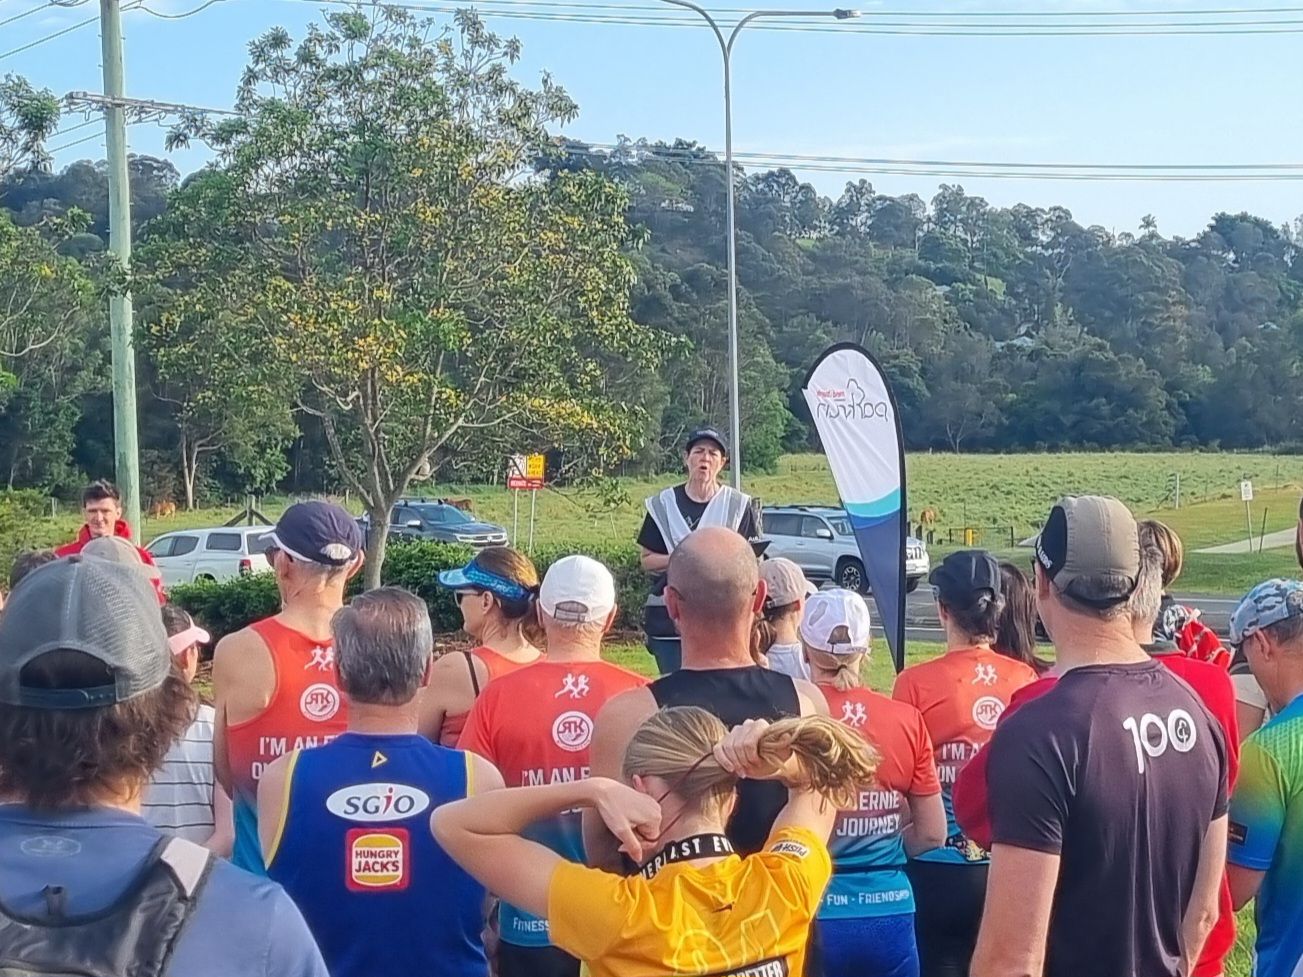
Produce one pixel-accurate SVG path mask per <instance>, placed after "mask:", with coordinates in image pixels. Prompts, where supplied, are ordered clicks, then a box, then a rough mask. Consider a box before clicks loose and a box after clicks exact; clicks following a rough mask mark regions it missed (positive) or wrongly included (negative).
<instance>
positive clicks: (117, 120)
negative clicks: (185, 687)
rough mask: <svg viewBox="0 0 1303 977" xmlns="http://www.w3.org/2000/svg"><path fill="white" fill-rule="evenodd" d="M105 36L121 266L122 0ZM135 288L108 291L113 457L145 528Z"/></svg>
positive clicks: (127, 196)
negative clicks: (134, 327)
mask: <svg viewBox="0 0 1303 977" xmlns="http://www.w3.org/2000/svg"><path fill="white" fill-rule="evenodd" d="M100 38H101V43H102V45H103V52H104V97H105V104H104V130H105V133H104V137H105V143H106V146H107V149H108V177H109V254H110V256H111V257H112V258H113V259H114V260H115V261H117V263H118V265H119V267H120V268H121V269H122V271H124V272H125V271H127V270H128V269H130V267H131V180H130V177H129V174H128V171H127V116H126V111H125V109H124V107H123V104H122V102H121V99H123V98H124V97H125V95H126V82H125V80H124V78H123V72H122V9H121V4H120V0H100ZM133 316H134V311H133V309H132V304H131V293H130V292H127V291H119V290H116V289H115V290H114V291H113V292H111V293H110V295H109V329H110V334H111V337H112V343H113V458H114V467H115V469H116V472H115V478H116V480H117V483H118V490H119V491H120V492H121V493H122V507H123V517H124V518H125V519H126V520H127V523H128V524H129V525H130V526H131V530H132V532H133V533H139V532H140V451H139V443H138V438H137V433H136V349H135V345H134V343H133V342H132V337H131V333H132V324H133V322H132V320H133Z"/></svg>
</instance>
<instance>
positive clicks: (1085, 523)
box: [1036, 495, 1140, 607]
mask: <svg viewBox="0 0 1303 977" xmlns="http://www.w3.org/2000/svg"><path fill="white" fill-rule="evenodd" d="M1036 560H1037V562H1039V563H1040V565H1041V569H1042V570H1044V571H1045V575H1046V576H1048V577H1049V578H1050V580H1052V581H1053V582H1054V586H1055V587H1056V588H1058V590H1059V592H1060V593H1064V594H1068V595H1069V596H1071V597H1074V598H1076V599H1077V600H1080V601H1083V602H1085V603H1088V604H1094V605H1097V606H1101V607H1104V606H1109V605H1113V604H1119V603H1121V602H1122V601H1124V600H1127V599H1128V598H1129V597H1130V596H1131V593H1132V591H1134V590H1135V589H1136V581H1137V580H1138V579H1139V577H1140V532H1139V529H1138V528H1137V526H1136V519H1135V517H1134V516H1133V515H1131V510H1129V509H1128V508H1127V507H1126V506H1124V505H1123V504H1122V503H1121V502H1119V501H1118V500H1117V499H1114V498H1111V497H1109V496H1105V495H1082V496H1076V497H1072V496H1068V497H1065V498H1062V499H1060V500H1059V501H1058V503H1057V504H1056V505H1055V506H1054V508H1053V509H1051V510H1050V517H1049V519H1047V520H1046V522H1045V528H1044V529H1042V530H1041V534H1040V535H1039V536H1038V537H1037V538H1036ZM1086 581H1089V582H1090V586H1091V590H1090V592H1089V593H1088V592H1086V588H1085V586H1083V585H1084V584H1085V583H1086Z"/></svg>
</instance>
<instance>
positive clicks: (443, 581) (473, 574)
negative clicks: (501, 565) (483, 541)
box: [439, 560, 530, 600]
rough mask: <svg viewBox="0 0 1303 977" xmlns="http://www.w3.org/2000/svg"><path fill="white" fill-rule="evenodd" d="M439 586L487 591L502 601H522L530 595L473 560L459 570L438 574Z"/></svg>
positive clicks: (512, 582) (526, 590) (524, 589)
mask: <svg viewBox="0 0 1303 977" xmlns="http://www.w3.org/2000/svg"><path fill="white" fill-rule="evenodd" d="M439 585H440V586H442V587H447V588H448V589H449V590H466V589H474V590H487V591H488V592H489V593H491V594H494V595H496V596H498V597H501V598H502V599H503V600H524V599H525V598H526V597H528V596H529V594H530V591H529V588H527V587H522V586H521V585H520V584H518V583H516V582H515V581H514V580H508V579H507V578H506V577H499V576H498V575H497V574H496V573H490V572H489V571H488V570H485V569H484V568H483V567H481V566H479V565H478V564H477V563H476V562H475V561H474V560H471V562H470V563H468V564H466V565H465V566H464V567H462V568H461V569H460V570H444V571H443V572H442V573H440V574H439Z"/></svg>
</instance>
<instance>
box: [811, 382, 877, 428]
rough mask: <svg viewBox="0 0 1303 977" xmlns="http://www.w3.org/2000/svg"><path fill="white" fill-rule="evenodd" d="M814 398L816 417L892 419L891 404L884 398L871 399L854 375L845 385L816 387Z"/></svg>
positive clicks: (870, 419)
mask: <svg viewBox="0 0 1303 977" xmlns="http://www.w3.org/2000/svg"><path fill="white" fill-rule="evenodd" d="M814 399H815V405H814V416H815V417H816V418H818V417H826V418H829V419H830V420H837V419H841V418H849V419H851V420H862V421H874V420H879V421H887V420H890V419H891V405H890V404H889V403H887V402H886V401H884V400H869V399H868V396H867V395H866V394H865V392H864V388H863V387H862V386H860V382H859V381H858V380H856V379H855V378H854V377H851V378H850V379H849V380H848V381H847V382H846V386H845V387H815V389H814Z"/></svg>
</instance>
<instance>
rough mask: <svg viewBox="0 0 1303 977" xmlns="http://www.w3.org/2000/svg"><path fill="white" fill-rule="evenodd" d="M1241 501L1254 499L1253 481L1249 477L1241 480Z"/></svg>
mask: <svg viewBox="0 0 1303 977" xmlns="http://www.w3.org/2000/svg"><path fill="white" fill-rule="evenodd" d="M1240 501H1241V502H1252V501H1253V483H1252V482H1250V481H1249V480H1248V479H1247V478H1246V479H1245V480H1244V481H1242V482H1240Z"/></svg>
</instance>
